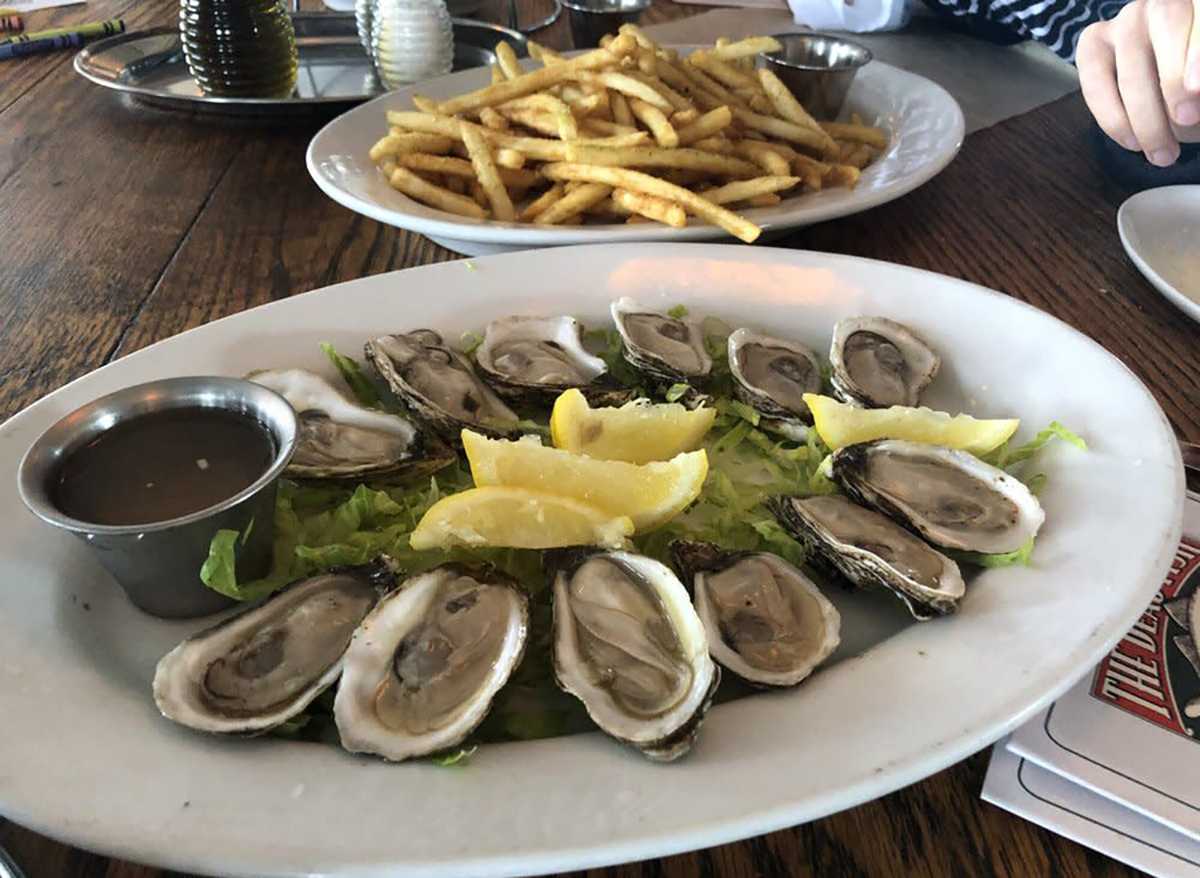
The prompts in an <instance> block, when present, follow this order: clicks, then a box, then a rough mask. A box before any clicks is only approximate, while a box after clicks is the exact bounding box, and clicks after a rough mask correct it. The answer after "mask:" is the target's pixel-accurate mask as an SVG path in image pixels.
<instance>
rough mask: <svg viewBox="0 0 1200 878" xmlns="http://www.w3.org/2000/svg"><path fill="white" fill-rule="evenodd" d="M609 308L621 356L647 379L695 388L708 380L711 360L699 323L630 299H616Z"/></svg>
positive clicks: (655, 382) (659, 384)
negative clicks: (663, 312)
mask: <svg viewBox="0 0 1200 878" xmlns="http://www.w3.org/2000/svg"><path fill="white" fill-rule="evenodd" d="M610 310H611V312H612V318H613V322H614V323H615V324H616V326H617V332H618V333H619V334H620V336H621V350H622V352H623V354H624V357H625V359H626V360H627V361H628V362H629V365H631V366H633V368H634V369H636V370H637V371H638V372H639V373H641V374H643V375H645V376H646V377H647V378H649V379H650V380H651V382H653V383H654V384H656V385H658V386H663V385H671V384H690V385H691V386H693V387H696V388H699V389H703V388H704V386H705V385H706V384H707V383H708V380H709V377H710V376H711V374H712V365H713V361H712V357H711V356H710V355H709V353H708V347H707V345H706V344H705V341H704V331H703V330H702V329H701V328H700V325H699V323H697V322H695V321H691V320H685V319H680V318H677V317H671V316H670V315H668V314H660V313H659V312H657V311H655V310H653V309H651V308H647V307H645V306H644V305H640V304H638V303H637V302H635V301H633V300H632V299H618V300H617V301H615V302H613V303H612V306H611V307H610Z"/></svg>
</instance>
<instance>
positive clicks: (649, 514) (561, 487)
mask: <svg viewBox="0 0 1200 878" xmlns="http://www.w3.org/2000/svg"><path fill="white" fill-rule="evenodd" d="M462 440H463V448H464V449H465V450H466V452H467V460H468V461H469V462H470V464H471V476H472V477H473V478H474V479H475V484H476V486H477V487H480V488H486V487H497V486H504V487H510V488H529V489H531V490H534V491H544V492H546V493H552V494H558V495H561V496H566V497H571V498H573V499H575V500H579V501H582V502H584V503H587V504H589V505H591V506H596V507H598V508H600V509H603V510H605V511H606V512H609V513H611V514H612V515H615V516H623V515H627V516H629V518H631V519H632V520H633V526H634V528H635V529H636V530H637V531H638V532H639V533H640V532H642V531H646V530H651V529H653V528H656V527H658V526H659V525H661V524H663V523H665V522H666V521H668V520H670V519H671V518H673V517H674V516H675V515H677V514H678V513H679V512H681V511H682V510H683V509H684V508H685V507H687V505H688V504H689V503H691V502H692V501H693V500H695V499H696V497H698V496H699V494H700V489H701V488H702V487H703V486H704V479H705V477H706V476H707V475H708V455H707V454H705V452H703V451H688V452H684V453H682V454H678V455H676V456H675V457H673V458H672V459H671V460H668V461H661V462H657V461H656V462H654V463H646V464H636V463H626V462H624V461H620V460H596V459H594V458H591V457H586V456H585V455H582V454H576V453H574V452H573V451H564V450H562V449H559V448H548V447H546V446H544V445H541V444H539V443H537V442H530V441H528V440H517V441H515V442H514V441H510V440H507V439H488V438H487V437H486V436H481V435H480V434H478V433H472V432H471V431H470V430H463V432H462Z"/></svg>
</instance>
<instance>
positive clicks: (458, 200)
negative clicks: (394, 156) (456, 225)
mask: <svg viewBox="0 0 1200 878" xmlns="http://www.w3.org/2000/svg"><path fill="white" fill-rule="evenodd" d="M388 182H389V183H391V184H392V186H393V187H394V188H396V189H399V190H400V191H401V192H403V193H404V194H405V195H407V196H408V197H409V198H412V199H414V200H416V201H420V202H421V203H422V204H428V205H429V206H430V207H436V208H437V209H438V210H444V211H446V212H447V213H455V214H458V215H459V216H469V217H474V218H475V219H483V218H485V217H486V216H487V211H485V210H484V209H483V208H482V207H480V206H479V205H478V204H476V203H475V202H474V201H472V200H471V199H470V198H467V197H465V196H463V195H457V194H455V193H454V192H451V191H450V190H449V189H444V188H442V187H441V186H435V185H434V184H432V183H428V182H426V181H425V180H422V179H421V178H420V177H418V176H417V175H416V174H414V173H413V172H412V171H410V170H409V169H408V168H400V167H393V168H392V172H391V174H389V175H388Z"/></svg>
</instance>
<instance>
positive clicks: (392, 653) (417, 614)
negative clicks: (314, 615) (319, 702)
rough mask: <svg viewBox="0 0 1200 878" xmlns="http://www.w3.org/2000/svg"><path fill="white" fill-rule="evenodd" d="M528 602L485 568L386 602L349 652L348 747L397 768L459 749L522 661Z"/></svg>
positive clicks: (430, 580) (341, 726)
mask: <svg viewBox="0 0 1200 878" xmlns="http://www.w3.org/2000/svg"><path fill="white" fill-rule="evenodd" d="M528 630H529V601H528V598H526V596H525V593H524V592H523V591H522V590H521V589H520V587H519V586H517V585H516V583H514V582H513V581H512V580H510V579H509V578H508V577H506V576H504V575H503V574H501V573H500V572H498V571H496V570H494V569H492V568H491V567H487V566H483V565H481V566H477V567H469V566H466V565H461V564H443V565H442V566H440V567H435V568H433V569H432V570H429V571H427V572H425V573H420V574H417V575H416V576H413V577H411V578H410V579H408V580H407V581H406V582H404V583H403V584H402V585H401V586H400V588H398V589H397V590H396V591H394V592H392V593H391V594H389V595H388V596H387V597H385V598H384V599H383V600H381V601H380V602H379V604H378V606H376V607H375V609H374V610H373V611H372V612H371V614H370V615H369V616H368V617H367V618H366V619H365V620H364V621H363V624H362V626H361V627H360V628H359V629H358V631H356V632H355V634H354V639H353V640H352V641H351V643H350V647H349V649H347V650H346V660H345V671H344V673H343V675H342V681H341V683H340V684H339V685H338V691H337V697H336V698H335V699H334V703H333V713H334V719H335V721H336V722H337V727H338V733H339V735H340V736H341V740H342V746H343V747H345V748H346V749H347V750H350V751H351V752H354V753H373V754H376V755H378V756H382V757H383V758H384V759H387V760H390V761H392V762H399V761H402V760H404V759H411V758H413V757H416V756H425V755H429V754H432V753H438V752H440V751H443V750H447V749H449V748H451V747H456V746H458V745H459V744H461V743H462V742H463V740H464V739H465V738H466V737H467V735H469V734H470V733H471V732H472V731H474V730H475V727H476V726H478V725H479V723H480V722H482V721H483V718H484V717H485V716H487V712H488V709H489V708H490V707H491V704H492V699H494V698H495V697H496V693H497V692H499V691H500V688H501V687H502V686H503V685H504V684H505V683H506V682H507V681H508V678H509V676H510V675H511V674H512V672H513V670H514V669H515V668H516V667H517V665H518V664H519V663H520V661H521V656H522V655H523V654H524V651H525V639H526V635H527V633H528Z"/></svg>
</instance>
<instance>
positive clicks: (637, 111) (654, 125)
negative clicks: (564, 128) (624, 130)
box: [563, 98, 679, 147]
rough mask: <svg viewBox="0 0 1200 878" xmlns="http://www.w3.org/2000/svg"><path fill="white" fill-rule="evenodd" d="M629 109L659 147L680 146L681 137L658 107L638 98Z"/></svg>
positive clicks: (631, 100) (632, 101) (631, 102)
mask: <svg viewBox="0 0 1200 878" xmlns="http://www.w3.org/2000/svg"><path fill="white" fill-rule="evenodd" d="M629 109H630V110H631V111H632V112H633V115H634V118H636V119H637V120H638V121H639V122H641V123H642V124H643V125H645V126H646V127H647V128H649V129H650V133H651V134H653V135H654V139H655V141H657V142H658V145H659V146H666V147H675V146H679V135H678V134H677V133H676V132H675V129H674V128H673V127H672V126H671V123H670V122H669V121H668V120H667V117H666V116H664V115H663V112H662V110H660V109H658V107H652V106H650V105H649V104H648V103H646V102H645V101H643V100H639V99H638V98H630V99H629ZM563 139H564V140H566V139H567V138H565V137H564V138H563Z"/></svg>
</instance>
